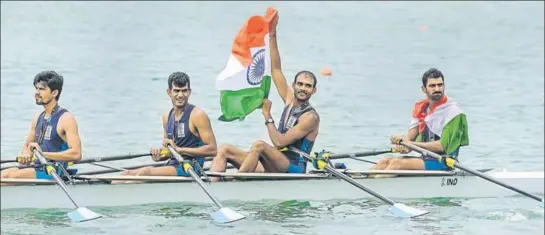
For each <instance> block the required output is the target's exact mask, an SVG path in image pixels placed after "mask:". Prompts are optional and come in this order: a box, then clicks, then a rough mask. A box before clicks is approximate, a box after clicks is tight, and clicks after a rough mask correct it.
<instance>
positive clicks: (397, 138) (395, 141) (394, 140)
mask: <svg viewBox="0 0 545 235" xmlns="http://www.w3.org/2000/svg"><path fill="white" fill-rule="evenodd" d="M402 140H403V137H401V136H395V135H392V137H390V142H392V144H397V145H400V144H401V141H402Z"/></svg>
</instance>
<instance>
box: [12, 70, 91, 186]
mask: <svg viewBox="0 0 545 235" xmlns="http://www.w3.org/2000/svg"><path fill="white" fill-rule="evenodd" d="M33 84H34V88H35V89H36V91H35V92H34V98H35V100H36V104H37V105H42V106H43V107H44V111H43V112H42V113H41V114H39V115H37V116H36V117H35V118H34V119H33V120H32V124H31V126H30V132H29V133H28V136H27V138H26V140H25V142H24V144H23V148H22V151H21V155H20V156H19V157H17V159H18V162H19V167H14V168H9V169H6V170H3V171H2V172H1V177H2V178H31V179H48V180H52V179H53V176H52V175H51V172H52V171H56V172H57V174H58V175H59V176H61V177H62V176H63V175H65V174H63V173H64V170H63V169H62V168H61V167H63V168H64V169H66V168H67V167H68V163H69V162H72V161H79V160H80V159H81V140H80V136H79V133H78V124H77V122H76V119H75V117H74V115H73V114H72V113H70V112H68V110H66V109H64V108H62V107H60V106H59V104H58V102H59V98H60V96H61V91H62V86H63V77H62V76H61V75H59V74H57V73H56V72H55V71H43V72H40V73H38V74H37V75H36V76H35V77H34V82H33ZM34 148H36V149H37V150H39V151H40V152H42V155H43V156H44V157H45V158H46V159H47V160H48V162H49V163H51V165H47V166H44V165H42V164H40V161H39V160H37V159H36V158H34V157H33V153H32V150H33V149H34ZM29 165H30V166H34V167H28V166H29Z"/></svg>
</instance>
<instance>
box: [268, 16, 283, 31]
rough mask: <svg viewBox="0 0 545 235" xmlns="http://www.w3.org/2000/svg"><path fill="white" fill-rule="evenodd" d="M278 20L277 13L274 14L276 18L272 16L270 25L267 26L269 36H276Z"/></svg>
mask: <svg viewBox="0 0 545 235" xmlns="http://www.w3.org/2000/svg"><path fill="white" fill-rule="evenodd" d="M278 18H280V16H279V15H278V12H276V16H274V18H273V19H272V21H271V23H270V24H269V33H270V34H276V26H277V25H278Z"/></svg>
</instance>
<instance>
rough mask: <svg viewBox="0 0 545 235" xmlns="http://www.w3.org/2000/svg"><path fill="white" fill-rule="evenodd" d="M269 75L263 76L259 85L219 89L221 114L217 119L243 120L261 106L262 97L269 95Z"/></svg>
mask: <svg viewBox="0 0 545 235" xmlns="http://www.w3.org/2000/svg"><path fill="white" fill-rule="evenodd" d="M270 88H271V77H270V76H268V75H266V76H263V80H262V81H261V86H260V87H253V88H246V89H241V90H236V91H221V92H220V104H221V112H222V114H223V115H221V116H220V117H219V118H218V120H220V121H224V122H231V121H234V120H240V121H242V120H244V118H245V117H246V116H248V114H250V113H251V112H253V111H254V110H256V109H258V108H261V105H262V104H263V99H266V98H268V97H269V90H270Z"/></svg>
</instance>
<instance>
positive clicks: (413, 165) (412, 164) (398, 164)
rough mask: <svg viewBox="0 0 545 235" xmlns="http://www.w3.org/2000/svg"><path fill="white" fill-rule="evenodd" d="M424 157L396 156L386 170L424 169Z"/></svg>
mask: <svg viewBox="0 0 545 235" xmlns="http://www.w3.org/2000/svg"><path fill="white" fill-rule="evenodd" d="M424 169H425V166H424V160H422V158H419V157H418V158H416V157H415V158H396V159H395V160H393V161H391V162H390V164H389V165H388V167H386V170H424Z"/></svg>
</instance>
